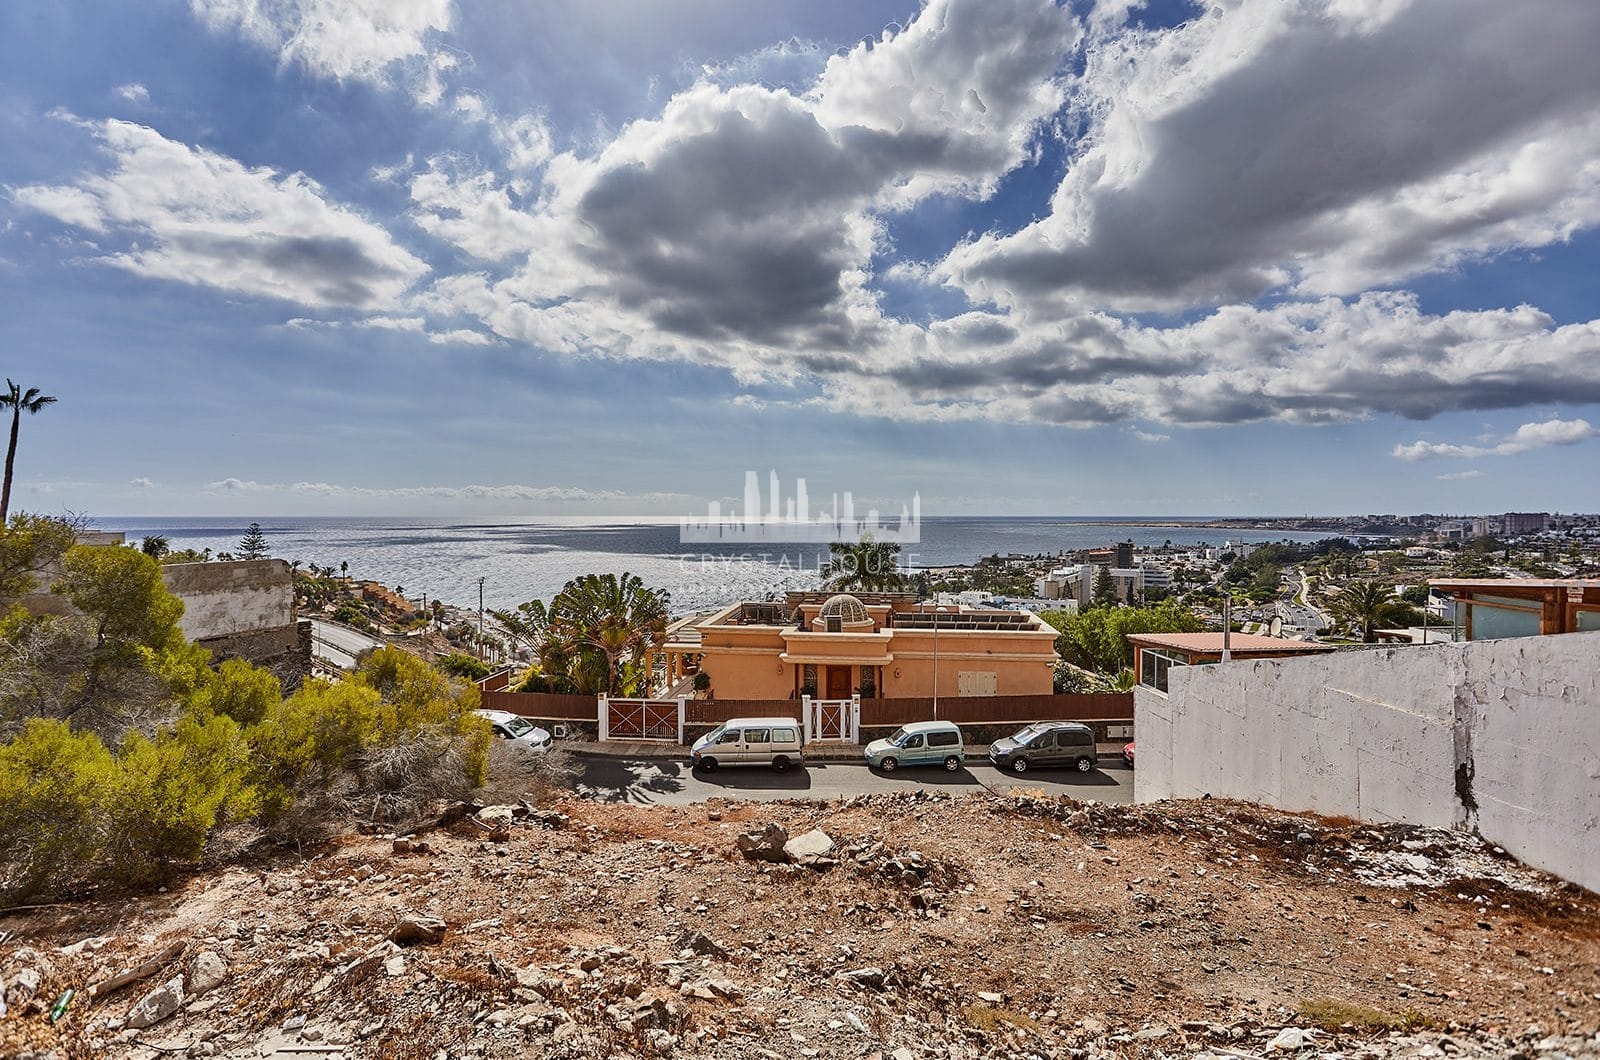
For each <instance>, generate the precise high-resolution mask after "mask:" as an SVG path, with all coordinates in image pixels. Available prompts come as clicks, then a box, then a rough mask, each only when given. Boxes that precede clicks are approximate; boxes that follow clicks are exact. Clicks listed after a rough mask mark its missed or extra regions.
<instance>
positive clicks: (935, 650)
mask: <svg viewBox="0 0 1600 1060" xmlns="http://www.w3.org/2000/svg"><path fill="white" fill-rule="evenodd" d="M948 613H949V608H946V607H941V606H937V605H936V606H935V607H934V609H933V720H934V721H938V720H939V616H940V615H943V614H948Z"/></svg>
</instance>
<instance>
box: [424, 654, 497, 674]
mask: <svg viewBox="0 0 1600 1060" xmlns="http://www.w3.org/2000/svg"><path fill="white" fill-rule="evenodd" d="M433 665H434V667H435V668H436V669H438V670H439V672H440V673H444V674H449V675H450V676H451V677H464V678H466V679H467V680H469V681H481V680H483V679H484V678H485V677H488V676H489V675H490V674H491V673H493V672H494V671H493V670H492V669H490V667H489V664H488V663H486V662H484V661H483V660H482V659H479V658H477V657H476V656H473V655H468V654H466V653H465V652H459V651H453V652H450V653H449V654H447V655H441V656H439V657H438V658H437V659H435V660H434V661H433Z"/></svg>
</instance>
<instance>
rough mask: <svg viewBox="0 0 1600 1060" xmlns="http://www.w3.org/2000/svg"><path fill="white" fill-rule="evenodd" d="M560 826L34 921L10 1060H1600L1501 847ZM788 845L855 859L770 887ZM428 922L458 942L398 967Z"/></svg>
mask: <svg viewBox="0 0 1600 1060" xmlns="http://www.w3.org/2000/svg"><path fill="white" fill-rule="evenodd" d="M555 809H556V810H557V811H559V816H558V815H557V814H554V813H548V812H544V811H538V810H533V809H531V808H530V807H526V806H523V807H516V808H512V807H500V808H496V809H493V810H486V811H484V812H482V813H479V814H477V815H476V816H471V817H468V818H467V819H466V820H464V821H461V822H459V823H456V824H454V825H451V826H449V827H446V828H441V829H438V830H435V831H431V832H429V833H427V834H426V835H423V836H420V837H418V841H419V842H420V843H421V844H422V847H423V849H420V850H400V851H397V849H396V847H397V844H396V843H395V842H394V840H393V837H370V836H350V837H347V838H346V839H344V840H343V841H341V842H340V843H339V844H338V845H336V846H335V847H333V848H331V849H329V850H326V851H323V852H321V853H318V854H317V855H316V856H313V857H309V858H307V859H304V860H301V859H297V858H293V857H288V856H280V857H278V858H276V859H275V860H272V861H267V862H260V863H256V864H252V865H249V866H243V867H237V866H236V867H231V868H227V869H224V870H220V871H217V872H212V873H206V874H202V875H197V876H195V877H194V878H192V879H190V880H188V881H187V882H186V883H184V884H183V885H182V886H178V887H174V888H173V889H172V890H171V891H170V892H169V893H161V894H155V895H149V896H145V897H142V898H138V899H134V900H121V901H114V900H103V901H96V902H90V903H86V904H83V905H80V906H72V907H64V908H52V909H43V910H32V911H26V912H23V913H14V914H12V915H10V916H9V917H6V918H4V919H0V930H4V931H6V933H7V934H6V938H5V942H4V944H3V946H0V974H3V975H4V979H5V983H6V986H7V1000H8V1002H9V1007H10V1011H9V1014H8V1015H7V1016H6V1017H5V1018H4V1020H3V1021H0V1055H5V1056H26V1055H29V1054H30V1053H31V1054H32V1055H35V1056H40V1057H43V1056H49V1055H51V1054H52V1052H53V1054H54V1055H55V1056H56V1057H60V1058H62V1060H65V1058H69V1057H73V1058H75V1057H100V1056H117V1057H122V1056H127V1057H156V1056H175V1055H191V1056H212V1055H220V1056H237V1057H245V1056H252V1057H255V1056H266V1055H278V1056H282V1057H290V1056H302V1057H336V1058H337V1057H347V1058H351V1060H355V1058H366V1057H399V1058H409V1057H417V1058H424V1057H437V1056H445V1057H458V1056H474V1057H477V1056H481V1057H514V1056H518V1057H520V1056H548V1057H556V1058H560V1057H613V1056H619V1057H634V1056H682V1057H736V1058H743V1057H749V1058H755V1057H791V1056H795V1057H813V1056H821V1057H870V1056H873V1055H874V1054H878V1055H881V1056H885V1057H893V1058H895V1060H916V1058H921V1057H934V1056H937V1057H980V1056H996V1057H999V1056H1015V1057H1035V1056H1036V1057H1061V1058H1066V1057H1072V1058H1083V1057H1090V1056H1118V1057H1135V1056H1172V1057H1176V1056H1184V1057H1192V1056H1207V1055H1209V1056H1213V1057H1219V1058H1220V1057H1232V1058H1241V1057H1243V1058H1248V1057H1264V1056H1269V1055H1270V1056H1285V1055H1290V1056H1292V1055H1300V1056H1305V1057H1310V1056H1325V1055H1342V1056H1346V1057H1350V1058H1355V1057H1388V1056H1417V1057H1437V1056H1514V1055H1522V1056H1525V1057H1529V1058H1532V1057H1535V1056H1550V1057H1560V1056H1563V1055H1565V1056H1600V1037H1597V1035H1600V900H1597V898H1596V896H1595V895H1593V894H1590V893H1588V892H1586V891H1582V890H1580V889H1577V888H1574V887H1572V886H1570V885H1566V884H1563V883H1561V882H1560V881H1558V880H1555V879H1553V878H1551V877H1548V876H1545V875H1543V874H1540V873H1538V872H1535V871H1533V870H1530V869H1528V868H1526V867H1524V866H1522V865H1520V864H1518V863H1517V862H1515V861H1514V860H1512V859H1511V858H1509V857H1508V856H1506V855H1505V854H1504V853H1503V852H1501V851H1497V850H1496V849H1494V848H1492V847H1489V846H1487V845H1485V844H1483V843H1482V842H1481V841H1479V840H1478V839H1476V838H1475V837H1472V836H1467V835H1462V834H1457V833H1447V832H1439V831H1433V830H1422V829H1414V828H1407V827H1376V826H1372V825H1362V824H1358V823H1355V822H1350V821H1339V820H1327V819H1321V818H1316V817H1311V816H1300V815H1291V814H1285V813H1280V812H1277V811H1269V810H1263V809H1261V808H1259V807H1254V806H1248V805H1241V804H1231V803H1225V802H1213V801H1196V802H1182V803H1165V804H1156V805H1149V806H1129V807H1117V806H1104V805H1099V804H1095V803H1083V802H1077V801H1074V800H1071V799H1054V798H1045V797H1038V796H1031V795H1027V794H1014V795H1012V796H1008V797H1001V796H995V795H987V794H976V795H961V796H955V797H952V796H949V795H945V794H943V793H937V792H933V793H927V792H922V793H908V794H904V795H901V794H895V795H868V796H856V797H854V798H850V799H846V800H843V801H835V802H831V803H826V802H783V803H763V804H752V803H739V802H717V801H714V802H711V803H707V804H703V805H697V806H689V807H675V808H668V807H633V806H619V805H603V804H597V803H591V802H585V801H581V800H575V799H568V800H565V801H562V802H560V803H558V804H557V805H556V807H555ZM767 824H777V825H780V826H782V828H783V829H784V830H785V831H786V833H787V835H788V836H790V837H799V836H801V835H802V834H804V833H807V832H809V831H810V830H812V829H821V830H822V831H824V832H825V833H826V835H827V836H828V837H830V838H831V839H832V840H833V841H834V842H835V844H836V847H835V848H834V849H833V850H831V851H825V852H823V853H821V854H820V856H819V855H817V854H816V853H813V854H810V855H808V854H806V853H805V852H803V851H802V852H800V853H799V855H798V856H799V857H800V860H801V861H802V862H808V863H800V864H797V863H793V862H792V861H789V860H784V861H778V862H768V861H760V860H751V859H750V858H748V857H746V856H745V855H744V854H742V853H741V851H740V849H739V846H738V839H739V837H740V835H741V834H743V833H746V832H750V831H752V830H758V829H760V828H761V827H762V826H764V825H767ZM769 838H770V835H769ZM780 842H781V839H780ZM398 845H399V846H400V847H406V846H408V844H406V843H401V844H398ZM409 845H411V846H415V845H416V844H409ZM823 849H824V848H823V847H822V846H821V845H820V841H819V845H818V846H817V847H815V848H814V850H823ZM408 914H417V915H421V916H420V919H421V920H422V921H423V923H422V925H421V926H422V929H423V930H422V931H421V934H423V935H427V934H428V930H427V927H428V923H429V922H428V921H427V918H428V917H430V916H431V917H433V918H437V920H440V921H443V924H442V925H436V926H437V928H438V929H440V930H442V931H443V935H442V938H440V939H438V940H437V941H426V940H423V941H413V940H411V939H407V938H406V937H405V935H404V933H401V934H400V935H399V936H397V937H399V938H400V939H401V941H402V942H405V943H407V944H404V945H401V944H397V943H395V942H390V941H386V937H387V936H390V935H391V934H394V932H393V931H392V929H394V928H395V927H396V925H397V923H398V922H399V921H401V920H402V919H403V918H405V917H406V916H407V915H408ZM412 934H413V935H415V934H417V932H413V933H412ZM179 947H181V952H175V951H176V950H177V949H178V948H179ZM163 951H166V955H167V957H166V960H165V961H164V962H162V963H161V964H160V965H159V967H157V968H155V969H154V970H153V971H151V974H149V975H148V976H146V977H144V978H142V979H140V980H139V981H137V982H134V983H132V984H131V985H128V986H125V987H123V988H121V989H118V990H115V991H113V992H111V993H109V994H102V995H101V996H98V997H95V998H90V997H89V996H88V992H87V990H86V988H87V987H89V986H90V985H91V984H95V983H99V982H103V981H104V980H106V979H107V978H108V977H110V976H112V975H114V974H115V973H117V972H119V971H121V970H124V969H130V968H134V967H136V966H138V965H140V964H141V963H142V962H149V961H151V960H152V958H154V957H157V956H160V955H162V954H163ZM203 953H206V954H213V955H214V957H212V958H209V960H210V962H211V963H210V967H212V968H215V967H217V966H218V965H220V966H221V967H223V968H224V969H225V972H224V974H223V977H222V981H221V983H220V985H217V986H215V987H212V988H211V989H209V990H208V991H207V992H205V993H203V994H200V995H198V996H197V995H196V993H195V987H196V986H197V985H199V986H203V985H204V984H203V983H202V982H200V980H202V979H204V978H205V977H206V976H205V974H204V973H203V972H197V971H196V967H197V966H196V964H195V962H196V960H197V958H198V957H199V956H200V955H201V954H203ZM29 971H31V972H32V973H33V976H32V977H30V976H28V975H25V974H23V973H25V972H29ZM197 976H198V978H197ZM35 979H37V984H36V985H34V986H33V988H32V989H31V990H18V989H17V987H18V986H19V985H22V986H26V985H30V984H33V983H34V980H35ZM174 980H176V985H175V986H173V987H172V989H174V990H177V991H181V996H179V997H177V998H176V999H175V1000H176V1002H177V1007H176V1011H175V1012H174V1013H173V1014H171V1015H168V1016H165V1017H164V1018H162V1019H160V1020H159V1021H158V1022H155V1023H154V1024H153V1025H151V1026H148V1027H144V1028H139V1029H134V1028H133V1027H132V1026H130V1025H129V1020H130V1012H131V1010H133V1009H135V1007H136V1003H137V1004H146V1001H145V999H146V995H150V994H153V993H157V992H158V988H160V987H162V986H163V985H164V984H167V985H171V984H173V982H174ZM69 987H70V988H73V989H75V990H76V991H77V996H76V997H75V998H74V999H73V1000H72V1002H71V1003H70V1004H69V1005H68V1006H67V1007H66V1009H65V1012H64V1014H63V1015H62V1018H61V1019H60V1020H59V1021H58V1022H55V1023H51V1022H50V1020H49V1014H48V1012H49V1008H50V1006H51V1005H53V1004H54V1003H55V1001H56V1000H57V998H59V997H60V996H61V994H62V992H63V991H64V990H66V989H67V988H69ZM24 995H27V996H24ZM158 1000H159V999H158ZM1284 1028H1289V1030H1287V1031H1285V1030H1284ZM1297 1032H1308V1033H1304V1034H1299V1033H1297Z"/></svg>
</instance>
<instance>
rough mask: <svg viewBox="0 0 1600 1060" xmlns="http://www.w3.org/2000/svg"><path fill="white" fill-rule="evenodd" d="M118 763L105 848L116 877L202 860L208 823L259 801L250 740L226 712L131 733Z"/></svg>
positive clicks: (160, 872)
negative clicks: (148, 734)
mask: <svg viewBox="0 0 1600 1060" xmlns="http://www.w3.org/2000/svg"><path fill="white" fill-rule="evenodd" d="M117 765H118V782H117V784H116V787H115V789H114V790H113V791H112V792H111V793H110V795H111V798H110V801H109V804H108V807H107V816H108V818H109V820H110V824H111V829H110V842H109V844H108V846H109V849H108V851H107V854H108V859H109V861H110V873H111V878H112V879H113V880H115V881H117V882H118V883H151V882H155V881H157V880H159V879H162V878H163V877H164V876H165V875H166V874H167V873H168V871H169V870H170V868H171V867H172V866H173V865H176V864H193V863H194V862H197V861H199V860H200V856H201V854H203V853H204V852H205V846H206V838H207V837H208V836H209V835H210V834H211V831H212V829H213V828H215V827H217V826H218V825H219V824H229V823H233V822H236V821H240V820H243V819H245V818H247V817H249V816H250V815H251V814H252V813H253V812H254V811H255V809H256V806H257V803H258V798H257V791H256V787H255V784H254V782H253V772H254V770H253V768H252V762H251V754H250V746H249V744H248V743H246V742H245V739H244V735H243V733H242V732H241V730H240V728H239V723H238V722H236V721H234V720H233V719H232V718H230V717H227V716H226V715H217V714H196V713H190V714H188V715H185V716H184V717H183V718H181V719H179V721H178V723H177V725H176V726H174V727H172V728H166V729H162V730H160V731H159V732H157V733H156V735H155V737H154V738H153V739H149V738H146V737H144V736H142V735H140V734H139V733H137V732H135V733H130V734H129V735H128V737H127V739H125V740H124V741H123V745H122V753H121V754H120V755H119V756H118V759H117Z"/></svg>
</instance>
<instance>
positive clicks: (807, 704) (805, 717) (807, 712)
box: [800, 696, 811, 744]
mask: <svg viewBox="0 0 1600 1060" xmlns="http://www.w3.org/2000/svg"><path fill="white" fill-rule="evenodd" d="M800 711H801V714H800V724H801V725H802V726H803V727H804V728H805V733H806V743H807V744H809V743H811V697H810V696H801V697H800Z"/></svg>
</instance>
